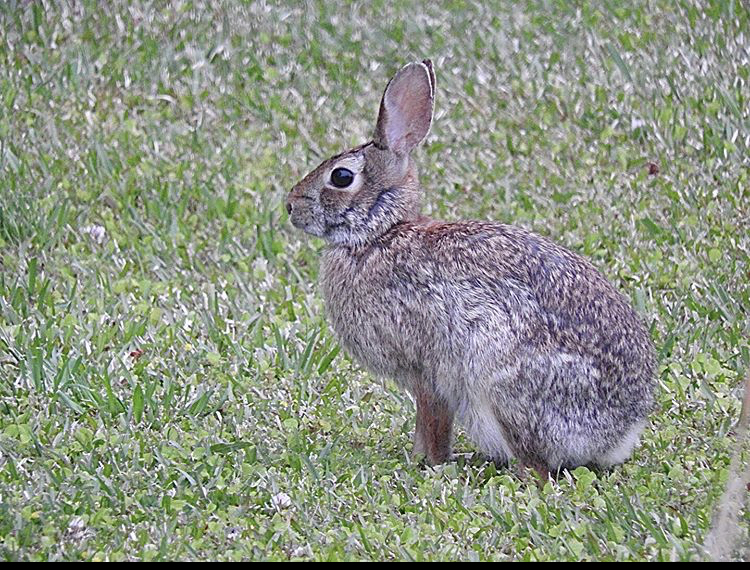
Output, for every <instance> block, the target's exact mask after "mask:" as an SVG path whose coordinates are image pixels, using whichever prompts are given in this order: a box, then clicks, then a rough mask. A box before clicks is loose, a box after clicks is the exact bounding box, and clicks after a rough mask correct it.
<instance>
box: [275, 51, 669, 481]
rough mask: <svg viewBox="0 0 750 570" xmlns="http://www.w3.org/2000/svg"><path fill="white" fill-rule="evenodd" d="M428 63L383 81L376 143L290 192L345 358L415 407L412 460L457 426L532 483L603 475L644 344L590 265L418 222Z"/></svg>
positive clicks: (649, 379) (640, 407)
mask: <svg viewBox="0 0 750 570" xmlns="http://www.w3.org/2000/svg"><path fill="white" fill-rule="evenodd" d="M434 100H435V73H434V70H433V66H432V63H431V62H430V60H424V61H421V62H413V63H409V64H408V65H406V66H405V67H403V68H402V69H401V70H399V71H398V72H397V73H396V75H395V76H394V77H393V78H392V79H391V80H390V82H389V83H388V84H387V86H386V89H385V92H384V94H383V97H382V100H381V103H380V111H379V115H378V118H377V123H376V126H375V132H374V135H373V139H372V140H371V141H369V142H366V143H365V144H362V145H361V146H358V147H356V148H353V149H351V150H348V151H346V152H344V153H341V154H338V155H336V156H334V157H332V158H329V159H328V160H326V161H324V162H323V163H322V164H321V165H320V166H318V167H317V168H316V169H315V170H313V171H312V172H310V173H309V174H308V175H307V176H305V177H304V178H303V179H302V180H301V181H300V182H298V183H297V184H296V185H295V186H294V187H293V188H292V190H291V191H290V193H289V195H288V197H287V201H286V208H287V212H288V214H289V219H290V221H291V223H292V224H293V225H294V226H295V227H296V228H298V229H301V230H303V231H304V232H306V233H308V234H311V235H313V236H317V237H321V238H323V239H324V240H325V242H326V246H325V248H324V251H323V253H322V259H321V265H320V287H321V290H322V296H323V300H324V305H325V312H326V315H327V318H328V320H329V322H330V324H331V326H332V329H333V331H334V333H335V335H336V337H337V338H338V340H339V341H340V343H341V344H342V345H343V347H344V348H345V350H346V351H347V352H348V353H349V354H350V355H351V356H352V357H353V358H354V359H355V360H356V361H357V362H359V363H360V364H361V365H363V366H364V367H365V368H366V369H367V370H369V371H370V372H371V373H373V374H374V375H376V376H378V377H384V378H392V379H393V380H395V382H396V383H397V385H398V386H399V387H401V388H402V389H406V390H407V391H408V392H409V393H411V395H412V397H413V398H414V400H415V403H416V412H417V414H416V429H415V432H414V450H413V451H414V454H415V455H417V456H420V457H423V458H425V459H426V461H427V462H428V463H429V464H431V465H437V464H440V463H443V462H445V461H447V460H449V459H450V458H451V454H452V431H453V420H454V418H457V419H458V420H459V421H460V422H461V423H462V425H463V426H464V428H465V430H466V434H467V436H468V437H469V438H470V439H471V440H473V441H474V443H475V444H476V445H477V446H478V447H479V448H480V450H481V451H482V453H483V454H485V455H487V456H489V457H490V458H491V459H493V460H494V461H496V462H498V463H500V464H507V463H508V462H509V461H510V460H511V459H515V460H517V461H519V462H520V463H521V464H522V465H525V466H528V467H530V468H532V469H536V470H537V471H539V472H540V473H542V474H545V473H546V474H547V475H549V474H551V473H555V472H557V473H559V471H560V469H565V468H573V467H576V466H579V465H592V466H599V467H603V468H608V467H610V466H612V465H615V464H618V463H622V462H623V461H625V460H626V459H627V458H628V457H629V456H630V455H631V453H632V450H633V449H634V447H635V445H636V444H637V442H638V440H639V437H640V434H641V431H642V430H643V429H644V426H645V424H646V420H647V416H648V415H649V414H650V412H651V411H652V408H653V406H654V389H655V378H654V372H655V371H654V368H655V357H654V350H653V346H652V343H651V339H650V336H649V333H648V332H647V330H646V328H645V326H644V323H643V322H642V320H641V318H640V317H639V316H638V314H637V313H636V312H635V311H634V310H633V308H632V307H631V306H630V304H629V303H628V301H627V300H626V298H625V297H624V296H623V295H622V294H621V293H619V292H618V291H617V290H616V289H615V288H614V287H613V286H612V285H611V284H610V283H609V282H608V281H607V280H606V279H605V278H604V277H603V275H602V274H601V273H599V271H597V270H596V269H595V268H594V266H593V265H592V264H591V263H590V262H588V261H587V260H585V259H583V258H582V257H581V256H579V255H577V254H576V253H573V252H571V251H569V250H567V249H565V248H564V247H561V246H560V245H556V244H555V243H553V242H552V241H550V240H549V239H547V238H545V237H542V236H539V235H536V234H534V233H531V232H529V231H527V230H525V229H522V228H520V227H515V226H512V225H506V224H502V223H497V222H489V221H457V222H443V221H438V220H434V219H430V218H428V217H426V216H424V215H422V214H420V206H421V201H422V194H423V192H422V189H421V187H420V185H419V180H418V177H417V170H416V167H415V164H414V161H413V159H412V157H411V152H412V151H413V150H414V149H415V148H416V147H417V146H418V145H419V144H420V143H421V142H422V141H423V140H424V139H425V138H426V136H427V134H428V132H429V129H430V126H431V123H432V116H433V105H434Z"/></svg>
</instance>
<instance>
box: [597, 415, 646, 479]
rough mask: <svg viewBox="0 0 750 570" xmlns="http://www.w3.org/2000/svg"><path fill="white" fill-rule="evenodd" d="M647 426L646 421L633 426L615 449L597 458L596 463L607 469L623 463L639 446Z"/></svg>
mask: <svg viewBox="0 0 750 570" xmlns="http://www.w3.org/2000/svg"><path fill="white" fill-rule="evenodd" d="M645 424H646V422H645V421H639V422H636V423H635V424H633V425H632V426H631V427H630V429H628V431H627V432H625V435H624V436H623V437H622V438H621V439H620V441H619V442H618V443H617V444H616V445H615V446H614V447H612V448H611V449H609V450H608V451H606V452H605V453H602V454H601V455H599V456H598V457H595V458H594V463H595V464H596V465H598V466H599V467H603V468H605V469H606V468H608V467H612V466H613V465H617V464H619V463H623V462H624V461H625V460H626V459H627V458H628V457H630V454H631V453H633V448H634V447H635V446H636V445H637V444H638V440H639V439H640V437H641V432H642V431H643V428H644V426H645Z"/></svg>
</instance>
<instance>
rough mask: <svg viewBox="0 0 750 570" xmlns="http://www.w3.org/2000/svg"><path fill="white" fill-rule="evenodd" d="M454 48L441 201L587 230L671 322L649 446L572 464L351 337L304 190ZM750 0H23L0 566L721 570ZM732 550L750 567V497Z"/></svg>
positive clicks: (744, 286) (1, 168)
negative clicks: (498, 426)
mask: <svg viewBox="0 0 750 570" xmlns="http://www.w3.org/2000/svg"><path fill="white" fill-rule="evenodd" d="M425 57H430V58H431V59H432V60H433V62H434V64H435V69H436V73H437V84H438V93H437V101H436V115H435V121H434V124H433V129H432V131H431V134H430V136H429V137H428V140H427V142H426V144H425V145H424V147H423V148H421V149H420V150H419V151H418V153H417V160H418V161H419V164H420V167H421V177H422V183H423V185H424V187H425V190H426V200H425V202H426V204H425V210H426V212H427V213H429V214H430V215H433V216H435V217H439V218H444V219H451V220H453V219H460V218H477V219H494V220H500V221H503V222H508V223H514V224H518V225H521V226H524V227H526V228H528V229H531V230H534V231H536V232H538V233H541V234H543V235H546V236H549V237H550V238H552V239H554V240H555V241H557V242H559V243H561V244H563V245H565V246H567V247H569V248H571V249H573V250H574V251H577V252H579V253H581V254H583V255H585V256H587V257H588V258H589V259H591V260H592V262H593V263H594V264H595V265H596V266H597V267H598V268H599V269H600V270H601V271H603V272H604V273H605V274H606V275H607V276H608V277H609V278H610V279H611V280H612V281H613V282H614V283H615V284H616V285H617V286H618V287H619V288H620V289H621V290H622V291H623V292H624V293H626V295H628V296H629V297H630V298H631V299H632V301H633V303H634V305H635V306H636V307H637V309H638V310H639V311H640V312H641V313H642V314H643V315H644V317H645V319H646V321H647V323H648V325H649V327H650V331H651V334H652V337H653V339H654V343H655V345H656V347H657V351H658V353H659V368H658V374H659V395H658V407H657V410H656V412H655V413H654V415H653V417H652V421H651V424H650V425H649V426H648V428H647V429H646V432H645V434H644V437H643V442H642V444H641V445H640V446H639V447H638V448H637V449H636V451H635V453H634V455H633V457H632V459H631V460H630V461H628V462H627V463H626V464H624V465H622V466H619V467H616V468H614V469H612V470H610V471H599V472H594V471H590V470H588V469H586V468H579V469H576V470H575V471H573V472H570V473H569V472H565V473H563V474H562V475H561V476H560V478H559V479H558V480H557V481H556V482H548V483H546V484H545V485H543V486H540V485H537V484H535V483H534V481H533V480H530V479H529V478H528V476H527V475H526V474H525V472H524V471H523V469H521V468H520V466H518V465H511V466H510V468H508V469H504V468H497V467H495V466H494V465H493V464H491V463H488V462H486V461H484V460H483V458H482V457H481V456H480V455H479V454H477V453H476V449H475V448H474V447H473V445H472V443H471V442H470V441H468V440H467V439H466V438H465V437H464V435H463V433H462V432H461V431H460V430H459V432H458V435H457V441H456V446H455V449H456V452H457V453H458V454H459V456H458V459H457V460H456V461H454V462H451V463H449V464H446V465H444V466H440V467H438V468H435V469H432V468H429V467H425V466H423V465H420V464H419V463H417V462H415V461H413V460H412V459H411V457H410V450H411V432H412V430H413V424H414V416H415V412H414V405H413V403H412V401H411V400H410V399H409V397H408V396H407V395H406V394H404V393H402V392H401V391H399V390H398V389H397V388H396V387H395V385H393V384H392V383H391V382H385V383H384V382H382V381H380V380H377V379H375V378H373V377H371V376H370V375H369V374H368V373H366V372H364V371H363V370H362V369H361V368H360V367H359V366H357V365H356V363H354V362H352V361H351V360H350V359H349V358H348V357H347V356H346V355H345V354H344V353H343V352H340V351H339V348H338V345H337V343H336V340H335V338H334V337H333V335H332V334H331V331H330V330H329V328H328V327H327V325H326V322H325V320H324V316H323V307H322V301H321V298H320V294H319V291H318V287H317V272H318V263H319V253H320V250H321V248H322V247H323V242H322V241H320V240H317V239H313V238H309V237H308V236H305V235H303V234H302V233H301V232H300V231H298V230H296V229H295V228H293V227H292V226H291V224H290V223H289V222H288V219H287V214H286V211H285V209H284V199H285V196H286V193H287V192H288V190H289V189H290V188H291V187H292V185H293V184H294V183H295V182H296V181H297V180H298V179H299V178H300V177H301V176H303V175H304V174H305V173H306V172H307V171H308V170H310V169H312V168H313V167H314V166H316V165H317V164H318V163H319V162H320V160H322V159H323V158H325V157H327V156H330V155H331V154H334V153H337V152H340V151H342V150H344V149H346V148H348V147H350V146H354V145H356V144H359V143H361V142H364V141H365V140H367V139H368V138H369V136H370V134H371V130H372V127H373V125H374V119H375V115H376V111H377V106H378V103H379V99H380V95H381V93H382V90H383V88H384V86H385V83H386V82H387V80H388V78H389V77H390V76H391V75H392V74H393V73H394V72H395V71H396V70H397V69H398V68H399V67H400V66H401V65H402V64H404V63H406V62H408V61H411V60H415V59H422V58H425ZM749 83H750V7H748V4H747V3H745V2H741V1H732V0H715V1H711V2H698V1H695V0H678V1H676V2H671V1H667V0H649V1H637V2H628V1H625V0H622V1H612V2H602V3H599V2H582V3H580V4H578V5H577V6H572V5H570V4H569V3H567V2H562V1H553V0H550V1H541V0H539V1H537V0H534V1H529V2H518V3H511V2H496V3H493V4H492V5H489V4H488V3H485V2H462V1H452V2H445V3H436V2H423V3H420V4H413V3H411V2H400V3H389V2H383V1H375V2H344V3H341V4H340V5H339V4H338V3H332V2H325V1H310V2H306V3H304V4H303V3H296V2H294V3H293V2H289V3H279V4H276V3H272V2H269V3H265V2H259V3H249V2H238V1H237V2H229V1H226V2H218V1H217V2H213V1H209V0H203V1H192V2H191V1H182V0H179V1H175V2H171V3H166V2H157V1H147V0H138V1H133V2H128V1H125V0H118V1H114V2H108V3H106V4H105V3H100V2H97V1H93V0H88V1H82V0H81V1H75V2H72V1H71V2H63V1H60V2H53V1H50V2H36V1H31V2H19V1H14V0H10V1H7V2H3V3H2V5H1V6H0V558H2V559H5V560H165V559H180V560H208V559H219V560H240V559H244V560H286V559H315V560H328V559H331V560H347V559H352V560H362V559H385V560H412V559H414V560H436V559H462V560H582V559H583V560H670V559H677V560H700V559H704V558H706V553H705V550H704V543H705V539H706V536H707V534H708V532H709V529H710V528H711V525H712V520H713V518H714V516H715V512H716V509H717V506H718V503H719V501H720V497H721V495H722V492H723V490H724V487H725V484H726V481H727V479H728V471H729V465H730V460H731V456H732V450H733V448H734V442H735V433H734V430H735V427H736V424H737V418H738V416H739V412H740V403H741V399H742V378H743V376H744V374H745V371H746V370H747V369H748V368H750V340H749V339H750V322H749V321H748V312H749V310H750V158H749V157H750V154H749V153H750V85H749ZM739 525H740V528H739V529H737V533H736V534H737V537H738V541H737V543H736V546H735V549H734V551H733V552H732V554H731V557H732V558H734V559H748V558H750V512H749V511H748V510H747V509H745V510H743V511H742V512H741V514H740V523H739Z"/></svg>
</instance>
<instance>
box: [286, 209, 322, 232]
mask: <svg viewBox="0 0 750 570" xmlns="http://www.w3.org/2000/svg"><path fill="white" fill-rule="evenodd" d="M287 211H288V212H289V221H290V222H292V225H293V226H294V227H295V228H297V229H298V230H302V231H303V232H305V233H306V234H310V235H313V236H316V237H325V233H326V227H325V226H324V225H323V224H322V223H321V222H320V220H318V219H316V217H315V215H314V214H313V213H312V212H310V211H309V210H307V209H306V208H304V209H303V208H300V207H299V206H295V205H294V204H290V203H287Z"/></svg>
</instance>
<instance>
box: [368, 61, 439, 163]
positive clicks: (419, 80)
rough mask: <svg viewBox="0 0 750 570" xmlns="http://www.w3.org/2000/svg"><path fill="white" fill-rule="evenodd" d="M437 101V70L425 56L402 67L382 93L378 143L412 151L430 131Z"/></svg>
mask: <svg viewBox="0 0 750 570" xmlns="http://www.w3.org/2000/svg"><path fill="white" fill-rule="evenodd" d="M434 101H435V72H434V71H433V70H432V62H431V61H430V60H429V59H425V60H424V61H421V62H414V63H409V64H407V65H405V66H404V67H402V68H401V69H400V70H399V72H398V73H396V75H395V76H394V77H393V79H391V80H390V82H388V86H387V87H386V88H385V93H383V100H382V101H381V102H380V115H378V122H377V126H376V127H375V136H374V142H375V144H377V145H379V146H381V147H386V148H388V149H390V150H392V151H393V152H395V153H396V154H398V155H401V156H405V155H407V154H409V153H410V152H411V151H412V149H414V147H416V146H417V145H418V144H419V143H421V142H422V141H423V140H424V138H425V137H426V136H427V133H428V132H429V131H430V124H431V123H432V109H433V103H434Z"/></svg>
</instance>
